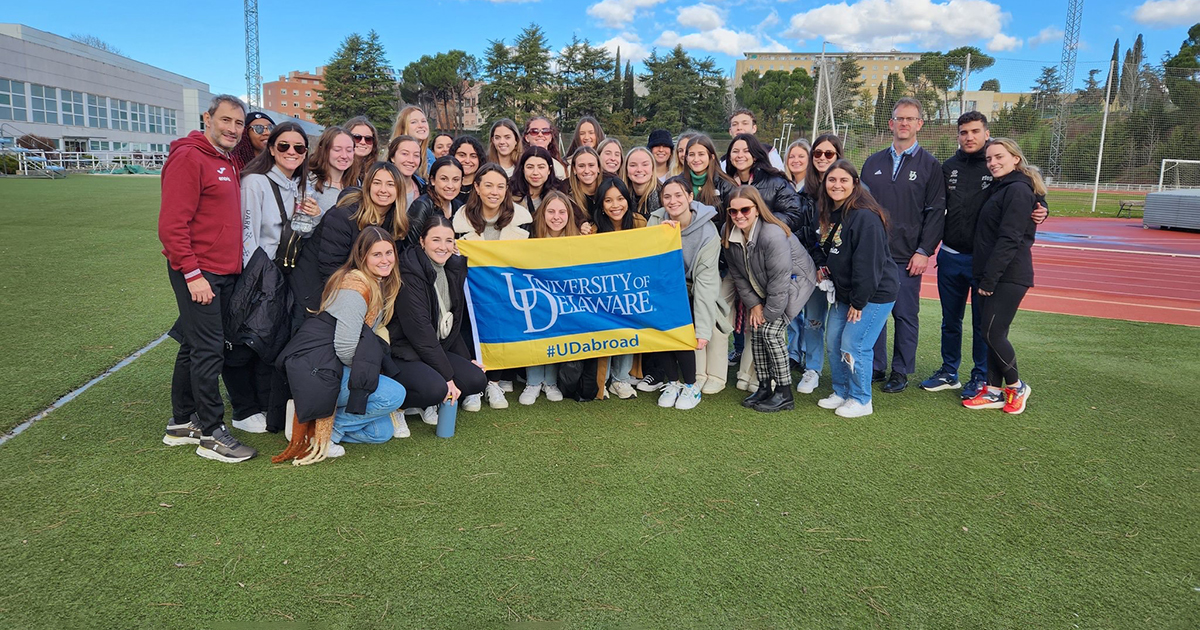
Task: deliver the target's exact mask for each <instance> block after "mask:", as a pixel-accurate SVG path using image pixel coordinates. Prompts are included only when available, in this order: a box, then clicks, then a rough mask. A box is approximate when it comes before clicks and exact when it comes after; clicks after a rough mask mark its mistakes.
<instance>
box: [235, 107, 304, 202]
mask: <svg viewBox="0 0 1200 630" xmlns="http://www.w3.org/2000/svg"><path fill="white" fill-rule="evenodd" d="M289 131H292V132H295V133H298V134H300V137H301V138H303V139H304V148H305V149H306V150H307V149H308V136H307V135H305V133H304V128H303V127H301V126H300V125H299V124H298V123H294V122H291V121H288V122H285V123H280V124H278V125H275V129H274V131H272V132H271V135H269V136H267V148H266V149H264V150H263V152H262V153H259V154H258V155H257V156H256V157H255V158H254V159H253V160H250V163H249V164H247V165H246V166H244V167H242V178H243V179H244V178H245V177H246V176H247V175H266V174H267V173H269V172H271V169H272V168H274V167H275V142H276V141H278V140H279V136H281V135H283V134H285V133H287V132H289ZM302 157H304V159H302V160H300V166H297V167H296V170H295V171H293V172H292V179H294V180H296V181H297V182H300V186H301V187H303V186H304V182H305V181H307V180H308V157H307V156H302Z"/></svg>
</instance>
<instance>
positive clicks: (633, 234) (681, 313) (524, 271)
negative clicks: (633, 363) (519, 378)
mask: <svg viewBox="0 0 1200 630" xmlns="http://www.w3.org/2000/svg"><path fill="white" fill-rule="evenodd" d="M458 247H459V251H461V252H462V254H463V255H464V256H466V257H467V261H468V264H469V271H468V272H467V288H468V292H469V301H470V303H471V309H472V314H473V320H474V324H475V340H476V342H477V343H478V344H479V350H480V358H481V359H482V361H483V364H484V365H485V366H486V367H487V369H489V370H491V369H501V368H510V367H524V366H529V365H543V364H547V363H559V362H562V361H573V360H577V359H587V358H592V357H603V356H611V355H618V354H636V353H642V352H662V351H666V350H688V349H693V348H695V347H696V333H695V329H694V328H693V327H692V310H691V303H690V301H689V300H688V295H687V285H686V283H685V280H684V272H683V252H682V251H681V250H680V236H679V228H677V227H671V226H665V225H664V226H661V227H649V228H641V229H637V230H626V231H621V232H610V233H606V234H591V235H588V236H567V237H562V238H540V239H529V240H519V241H459V242H458Z"/></svg>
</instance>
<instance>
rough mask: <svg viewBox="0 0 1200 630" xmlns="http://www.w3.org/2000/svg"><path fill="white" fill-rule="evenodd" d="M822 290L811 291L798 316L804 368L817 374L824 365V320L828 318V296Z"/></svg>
mask: <svg viewBox="0 0 1200 630" xmlns="http://www.w3.org/2000/svg"><path fill="white" fill-rule="evenodd" d="M827 295H828V294H827V293H825V292H824V291H822V290H820V289H817V290H816V291H813V293H812V295H811V296H810V297H809V298H808V302H807V303H806V304H805V305H804V310H803V311H802V312H801V313H800V317H799V318H798V319H801V320H802V321H803V322H804V369H805V370H812V371H814V372H816V373H817V374H820V373H821V368H823V367H825V320H826V319H828V318H829V298H828V297H826V296H827Z"/></svg>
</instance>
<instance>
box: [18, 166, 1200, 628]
mask: <svg viewBox="0 0 1200 630" xmlns="http://www.w3.org/2000/svg"><path fill="white" fill-rule="evenodd" d="M62 184H70V185H72V186H75V188H71V189H67V188H59V189H52V188H38V186H43V185H50V186H55V185H62ZM156 184H157V182H156V181H155V180H153V179H149V178H147V179H116V178H113V179H107V178H74V177H72V178H70V179H68V180H64V181H60V182H27V181H6V180H0V195H3V198H5V199H6V200H10V199H14V198H21V199H25V200H27V201H26V202H25V203H23V204H19V205H14V204H9V203H6V204H5V205H4V208H3V210H0V225H2V226H3V228H4V229H3V230H0V239H2V240H0V252H2V253H3V256H4V259H3V260H4V261H5V262H6V263H7V266H8V268H9V269H10V273H9V279H6V281H5V282H4V283H3V284H4V285H5V288H4V290H3V295H4V300H5V302H4V306H6V308H4V309H2V310H3V311H4V313H5V315H4V317H6V318H8V319H6V320H4V326H3V327H2V328H0V330H2V331H3V332H2V333H0V334H3V343H4V345H5V348H6V349H7V348H9V347H12V348H14V350H19V352H16V351H14V352H8V351H6V352H5V356H15V357H17V358H18V359H19V360H18V361H17V362H15V363H16V364H17V365H15V366H14V367H16V368H18V369H17V370H16V371H15V372H14V374H16V375H17V377H18V378H17V381H18V382H17V383H15V384H14V383H13V382H12V380H13V379H12V378H11V377H10V381H9V382H8V383H6V384H5V385H4V387H6V388H7V389H5V390H4V391H3V398H2V399H3V401H4V402H3V404H4V405H6V407H5V417H8V414H9V413H10V411H9V410H10V409H11V410H13V411H12V413H14V415H15V417H17V418H21V417H24V416H26V415H28V414H29V413H32V411H36V410H37V409H38V408H40V406H44V404H48V402H49V400H52V398H53V397H54V396H56V395H58V393H61V392H63V391H66V390H69V389H71V388H73V387H75V386H77V385H79V384H80V383H82V382H83V381H84V380H87V378H90V377H91V376H94V375H95V374H96V373H98V372H99V371H101V370H103V369H104V368H105V367H107V366H108V365H110V364H111V362H113V357H119V356H122V353H127V352H128V351H130V350H132V349H136V348H137V347H140V346H141V345H143V344H144V343H145V342H146V341H149V340H150V339H153V338H154V337H156V336H158V335H159V334H161V332H162V331H163V330H165V328H166V327H167V326H168V325H169V324H170V321H171V319H172V318H173V316H174V307H173V304H172V302H171V298H170V294H169V291H168V290H167V288H166V281H165V278H163V275H164V274H162V272H161V271H162V270H161V267H162V260H161V258H160V257H159V256H160V255H159V254H158V250H157V245H156V242H155V238H154V230H153V223H154V211H155V208H154V198H155V196H156V192H155V191H156ZM51 190H53V191H54V192H53V193H49V192H47V191H51ZM55 195H57V196H55ZM76 199H80V200H81V201H80V202H79V203H76V201H75V200H76ZM56 204H57V205H56ZM35 208H43V210H40V211H38V210H36V209H35ZM92 214H94V215H97V216H96V218H95V219H92V220H89V218H88V215H92ZM51 217H52V218H51ZM100 217H108V220H107V221H104V220H100ZM80 224H86V225H87V226H88V229H85V230H72V229H70V228H73V227H76V226H78V225H80ZM114 224H120V226H121V227H117V226H115V225H114ZM13 226H17V227H19V228H20V229H22V230H24V231H23V232H21V233H20V236H19V238H14V237H13V236H12V235H13V231H12V230H11V229H10V228H11V227H13ZM68 226H69V227H68ZM64 227H66V228H67V229H63V228H64ZM56 228H58V229H57V230H56ZM122 230H123V232H122ZM58 232H62V233H63V237H62V239H60V240H58V241H56V240H55V239H53V238H46V236H45V234H46V233H58ZM61 240H70V242H71V244H72V246H70V247H67V248H63V247H61V244H60V245H55V246H51V247H49V248H46V249H39V247H38V246H39V244H40V243H43V242H46V243H61ZM60 251H65V252H66V254H67V255H66V256H61V257H60V256H55V254H56V253H57V252H60ZM60 259H61V260H64V261H70V262H68V263H66V264H65V265H64V264H63V263H59V262H58V260H60ZM79 259H83V260H85V261H87V262H88V263H89V264H87V265H86V266H87V267H88V268H90V269H95V270H96V271H95V272H93V273H92V274H91V275H88V274H84V273H83V272H82V271H81V270H76V269H62V267H74V266H75V265H76V264H82V263H76V261H77V260H79ZM14 268H15V269H14ZM12 278H17V279H20V283H18V282H16V281H15V280H12ZM122 285H127V286H122ZM43 287H52V288H53V289H54V290H53V291H49V292H48V293H50V294H64V295H65V297H50V295H48V294H47V293H43V292H41V289H42V288H43ZM99 287H106V288H107V289H106V290H101V289H100V288H99ZM131 287H136V290H135V289H133V288H131ZM120 288H125V289H126V290H127V293H120V292H119V289H120ZM114 290H115V291H117V293H116V294H115V295H114V294H112V293H110V292H106V291H114ZM16 292H24V293H27V294H28V295H24V296H23V297H21V301H19V302H18V301H17V299H16V296H15V295H14V293H16ZM85 303H86V304H87V306H86V307H85V308H77V307H76V306H83V305H84V304H85ZM115 303H119V304H120V305H121V307H120V308H118V307H117V306H116V304H115ZM924 306H925V309H924V313H923V315H924V317H923V324H924V326H923V329H924V331H925V334H924V336H923V343H922V346H921V348H920V353H919V356H918V366H919V367H918V371H919V372H921V373H922V375H924V373H926V372H930V371H932V370H933V368H935V367H936V363H937V349H936V343H935V342H934V340H935V339H936V333H935V332H933V331H935V330H936V327H937V323H938V319H939V314H938V312H937V309H936V305H935V304H934V303H932V302H926V303H925V304H924ZM73 307H76V308H73ZM29 311H36V312H37V313H38V314H39V315H38V316H35V317H27V316H18V315H24V314H25V313H26V312H29ZM96 337H101V338H103V339H105V340H106V341H104V342H103V343H105V344H107V345H112V346H113V347H112V348H110V349H108V352H109V354H110V355H111V356H109V357H108V358H105V357H102V356H101V355H100V353H89V352H88V351H86V350H84V348H87V347H90V346H92V345H95V344H97V343H98V342H97V341H96V340H95V338H96ZM30 340H40V342H36V343H35V342H31V341H30ZM1014 342H1015V343H1016V345H1017V348H1018V351H1019V352H1020V353H1021V361H1022V363H1021V368H1022V374H1023V375H1024V376H1025V377H1026V378H1027V379H1028V380H1029V382H1030V383H1031V384H1032V385H1033V387H1034V395H1033V400H1032V402H1031V403H1030V407H1029V409H1028V411H1027V412H1026V413H1025V414H1024V415H1022V416H1016V417H1007V416H1004V415H1003V414H1000V413H998V412H968V411H966V410H964V409H962V408H961V407H959V406H957V405H956V398H957V397H956V395H955V394H954V393H953V392H942V393H938V394H929V393H925V392H920V391H916V390H910V391H907V392H904V393H902V394H899V395H894V396H885V395H879V396H878V397H877V399H876V413H875V415H873V416H871V417H869V418H865V419H860V420H853V421H847V420H842V419H840V418H837V417H836V416H834V415H832V414H831V413H829V412H825V411H822V410H819V409H817V408H816V407H815V405H813V404H812V400H808V399H806V400H802V401H801V404H800V408H799V409H798V410H797V411H796V412H794V413H788V414H776V415H771V416H765V415H760V414H755V413H753V412H749V411H746V410H744V409H742V408H740V407H739V406H737V404H736V401H737V400H738V396H739V394H740V392H733V391H727V392H725V393H723V394H722V395H719V396H713V397H706V399H705V401H704V402H703V403H702V404H701V406H700V407H699V408H697V409H696V410H694V411H693V412H688V413H682V412H674V411H671V412H667V411H664V410H660V409H658V408H657V407H655V406H654V403H653V397H646V396H644V397H642V398H639V399H636V400H632V401H607V402H603V403H590V404H586V405H581V404H577V403H569V402H568V403H559V404H550V403H546V402H545V401H540V402H539V404H537V405H535V406H534V407H532V408H520V407H519V406H518V405H516V404H515V400H514V401H513V407H512V408H510V409H509V410H506V411H501V412H496V411H492V410H487V409H485V410H484V411H483V412H481V413H479V414H471V415H466V416H463V417H461V418H460V428H459V434H458V436H457V437H455V438H454V439H452V440H439V439H437V438H435V437H434V436H433V432H432V430H430V428H429V427H426V426H424V425H420V424H419V423H417V424H414V425H413V428H414V431H413V433H414V436H413V437H412V438H411V439H409V440H402V441H399V440H398V441H393V442H391V443H388V444H385V445H381V446H373V447H364V446H355V445H350V446H348V447H347V450H348V454H347V456H346V457H344V458H342V459H339V460H334V461H330V462H326V463H323V464H321V465H319V466H313V467H305V468H296V467H292V466H274V465H271V464H270V463H269V461H268V460H267V459H266V457H265V456H266V455H270V454H273V453H276V452H278V451H279V450H281V449H282V447H283V438H282V437H279V436H272V435H261V436H250V437H248V438H247V441H248V442H249V443H250V444H252V445H253V446H256V447H258V448H259V449H260V450H261V451H262V453H263V455H264V457H260V458H259V459H256V460H252V461H251V462H249V463H247V464H243V465H239V466H221V465H218V464H215V463H213V462H208V461H205V460H201V459H200V458H198V457H196V456H195V455H193V454H191V453H190V452H189V450H187V449H186V448H175V449H172V448H169V447H166V446H163V445H162V444H161V442H160V441H159V439H160V437H161V431H162V425H163V422H164V420H165V419H166V417H167V416H168V415H169V414H170V405H169V374H170V368H171V363H172V360H173V358H174V351H175V348H176V347H177V346H175V344H174V343H173V342H167V343H165V344H163V345H162V346H160V347H159V348H157V349H155V350H153V351H151V352H149V353H148V354H147V355H145V356H144V357H142V358H141V359H139V360H138V361H136V362H134V363H133V364H132V365H130V366H129V367H127V368H125V369H124V370H122V371H121V372H119V373H117V374H116V375H114V376H113V377H111V378H109V379H108V380H106V381H104V382H102V383H101V384H100V385H98V386H96V387H95V388H93V389H92V390H89V391H88V392H87V393H86V394H84V395H83V396H81V397H80V398H78V399H76V400H75V401H73V402H71V403H70V404H69V405H67V406H65V407H64V408H62V409H59V410H57V411H55V412H54V413H52V414H50V415H49V416H48V417H46V418H45V419H44V420H42V421H41V422H39V423H37V424H36V425H34V426H33V427H32V428H30V429H29V430H28V431H26V432H25V433H23V434H22V435H20V436H19V437H17V438H16V439H14V440H12V441H10V442H8V443H6V444H4V445H3V446H0V531H4V532H5V534H4V535H3V536H0V558H3V559H4V560H3V561H2V564H0V568H2V569H3V571H0V627H12V628H59V627H97V628H99V627H195V626H207V625H212V624H213V623H215V622H234V621H236V622H284V621H289V620H292V621H297V622H305V623H307V624H318V625H319V626H320V627H334V628H363V627H367V628H371V627H379V628H383V627H413V628H434V627H447V628H476V627H500V626H504V625H505V624H506V623H513V622H538V621H546V622H557V623H550V624H548V625H536V624H535V625H532V626H531V627H551V628H552V627H563V628H608V627H645V628H660V627H689V628H690V627H728V628H797V627H803V628H808V627H813V628H831V627H832V628H839V627H840V628H863V627H887V628H948V627H988V628H1076V627H1078V628H1194V627H1196V626H1197V625H1198V624H1200V601H1198V600H1200V578H1198V577H1197V576H1198V575H1200V553H1198V551H1200V545H1198V544H1197V542H1196V541H1197V540H1198V538H1200V526H1198V525H1197V519H1196V514H1197V508H1198V507H1200V492H1198V489H1197V478H1196V477H1197V474H1200V461H1198V454H1200V431H1198V430H1197V425H1196V418H1197V417H1200V403H1198V402H1197V399H1195V398H1193V397H1192V393H1194V389H1195V387H1194V385H1195V383H1197V382H1200V361H1198V360H1197V358H1196V353H1195V349H1196V348H1197V347H1200V331H1198V330H1196V329H1189V328H1183V327H1173V326H1164V325H1153V324H1139V323H1131V322H1120V321H1111V320H1096V319H1086V318H1076V317H1069V316H1059V315H1045V314H1036V313H1022V314H1021V315H1020V316H1019V317H1018V319H1017V322H1016V325H1015V332H1014ZM43 354H45V355H47V356H44V357H43V356H41V355H43ZM34 360H37V361H43V360H44V364H42V365H43V367H41V368H34V367H29V364H30V362H31V361H34ZM84 361H91V363H90V364H88V365H87V366H84V365H80V363H82V362H84ZM47 372H48V373H47ZM25 389H34V390H37V391H33V392H26V391H24V390H25ZM18 392H20V393H22V395H24V396H26V398H23V399H22V400H21V401H18V402H17V403H13V402H10V397H11V396H14V395H16V393H18ZM827 392H828V387H827V384H825V386H823V387H821V388H820V389H818V392H817V393H818V395H824V394H825V393H827ZM309 627H318V626H314V625H310V626H309Z"/></svg>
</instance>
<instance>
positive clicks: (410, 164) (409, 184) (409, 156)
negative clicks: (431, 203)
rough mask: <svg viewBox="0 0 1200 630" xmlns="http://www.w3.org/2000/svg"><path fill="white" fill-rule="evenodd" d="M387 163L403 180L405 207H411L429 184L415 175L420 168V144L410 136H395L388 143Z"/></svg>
mask: <svg viewBox="0 0 1200 630" xmlns="http://www.w3.org/2000/svg"><path fill="white" fill-rule="evenodd" d="M388 162H391V163H392V164H393V165H394V166H395V167H396V169H397V170H399V171H400V175H401V176H402V177H403V178H404V190H405V191H407V193H408V197H407V199H406V202H407V203H406V204H405V207H408V206H410V205H412V202H413V200H414V199H416V198H417V197H418V196H419V195H423V194H425V191H426V189H427V188H428V187H429V184H428V183H427V182H426V181H425V180H424V179H422V178H421V177H420V176H419V175H417V169H418V168H420V166H421V143H420V142H418V141H417V139H416V138H414V137H412V136H396V137H395V138H392V141H391V142H389V143H388Z"/></svg>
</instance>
